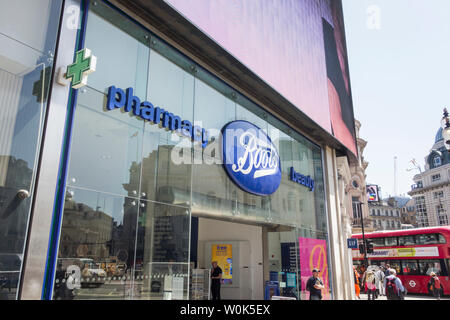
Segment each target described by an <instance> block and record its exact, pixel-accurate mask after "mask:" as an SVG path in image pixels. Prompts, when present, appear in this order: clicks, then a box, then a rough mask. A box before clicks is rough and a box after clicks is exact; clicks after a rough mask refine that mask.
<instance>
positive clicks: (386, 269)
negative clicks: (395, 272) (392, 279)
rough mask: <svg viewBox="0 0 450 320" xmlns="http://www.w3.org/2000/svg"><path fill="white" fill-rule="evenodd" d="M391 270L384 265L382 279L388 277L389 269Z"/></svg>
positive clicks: (388, 266)
mask: <svg viewBox="0 0 450 320" xmlns="http://www.w3.org/2000/svg"><path fill="white" fill-rule="evenodd" d="M390 268H391V266H390V265H388V264H386V265H385V266H384V277H389V269H390Z"/></svg>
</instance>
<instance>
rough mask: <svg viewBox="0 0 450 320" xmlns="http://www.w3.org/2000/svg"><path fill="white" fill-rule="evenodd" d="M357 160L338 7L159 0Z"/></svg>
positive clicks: (307, 0)
mask: <svg viewBox="0 0 450 320" xmlns="http://www.w3.org/2000/svg"><path fill="white" fill-rule="evenodd" d="M165 2H166V3H168V4H169V5H170V6H171V7H172V8H174V9H175V10H176V11H178V12H179V13H180V14H181V15H182V16H183V17H185V18H186V19H187V20H188V21H190V23H191V24H193V25H194V26H195V27H197V28H198V29H199V30H200V31H202V32H203V33H204V34H205V35H207V36H208V37H209V38H210V39H212V40H213V41H214V42H216V43H217V44H218V45H220V46H221V47H222V48H223V49H224V50H225V51H227V52H228V53H229V54H230V55H232V56H233V57H234V58H236V59H237V60H239V61H240V62H241V63H242V64H243V65H245V66H246V67H247V68H249V69H250V70H251V71H252V72H253V73H255V74H256V75H257V76H258V77H259V78H261V79H262V80H263V81H265V82H266V83H267V84H268V85H270V86H271V87H272V88H273V89H274V90H276V91H277V92H278V93H279V94H281V95H282V96H283V97H284V98H286V99H287V100H288V101H290V102H291V103H292V104H293V105H294V106H295V107H296V108H298V109H299V110H300V111H301V112H303V113H304V114H305V115H307V116H308V117H309V118H310V119H311V120H313V121H314V122H315V123H316V124H318V125H319V126H321V127H322V128H323V129H325V130H326V131H327V132H328V133H330V134H331V135H333V136H334V137H335V138H336V139H337V140H338V141H340V142H341V143H342V144H343V145H344V146H345V147H346V148H347V149H348V150H350V151H351V152H352V153H353V154H355V155H356V154H357V149H356V135H355V126H354V115H353V103H352V96H351V86H350V76H349V67H348V59H347V48H346V40H345V30H344V22H343V12H342V4H341V1H340V0H333V1H328V0H302V1H293V0H286V1H285V0H283V1H279V0H265V1H261V0H245V1H229V0H214V1H210V0H165Z"/></svg>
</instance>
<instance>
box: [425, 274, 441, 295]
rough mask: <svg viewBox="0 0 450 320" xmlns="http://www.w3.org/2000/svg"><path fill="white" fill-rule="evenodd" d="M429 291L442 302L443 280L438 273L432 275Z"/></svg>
mask: <svg viewBox="0 0 450 320" xmlns="http://www.w3.org/2000/svg"><path fill="white" fill-rule="evenodd" d="M428 290H429V291H431V293H432V294H433V296H434V297H435V298H436V299H437V300H441V280H439V278H438V276H437V275H436V273H434V272H431V273H430V281H429V282H428Z"/></svg>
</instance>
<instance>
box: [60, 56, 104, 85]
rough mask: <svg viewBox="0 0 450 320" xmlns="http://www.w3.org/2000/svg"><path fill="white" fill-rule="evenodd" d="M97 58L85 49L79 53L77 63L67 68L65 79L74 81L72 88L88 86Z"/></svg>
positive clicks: (76, 58)
mask: <svg viewBox="0 0 450 320" xmlns="http://www.w3.org/2000/svg"><path fill="white" fill-rule="evenodd" d="M96 66H97V57H96V56H94V55H92V53H91V50H89V49H87V48H85V49H82V50H80V51H77V53H76V54H75V62H74V63H72V64H71V65H69V66H67V71H66V75H65V78H66V79H72V88H73V89H78V88H81V87H83V86H85V85H87V78H88V74H90V73H92V72H94V71H95V68H96Z"/></svg>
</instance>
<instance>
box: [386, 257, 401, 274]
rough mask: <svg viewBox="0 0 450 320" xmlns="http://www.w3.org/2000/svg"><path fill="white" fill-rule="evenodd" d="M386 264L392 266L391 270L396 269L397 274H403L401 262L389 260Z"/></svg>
mask: <svg viewBox="0 0 450 320" xmlns="http://www.w3.org/2000/svg"><path fill="white" fill-rule="evenodd" d="M386 263H387V264H388V265H389V266H390V268H391V269H394V270H395V272H397V274H400V273H401V271H402V270H401V268H400V260H388V261H386Z"/></svg>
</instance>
